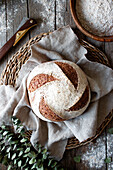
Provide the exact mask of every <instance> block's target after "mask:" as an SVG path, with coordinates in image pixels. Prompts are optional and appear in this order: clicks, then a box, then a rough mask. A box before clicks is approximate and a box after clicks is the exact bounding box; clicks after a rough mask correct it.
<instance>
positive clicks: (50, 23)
mask: <svg viewBox="0 0 113 170" xmlns="http://www.w3.org/2000/svg"><path fill="white" fill-rule="evenodd" d="M33 3H37V5H36V6H38V4H39V6H40V7H41V8H40V10H39V11H37V12H39V16H40V18H41V19H42V20H43V22H42V24H41V28H40V29H43V28H44V26H46V28H47V27H48V31H49V30H50V31H52V30H54V24H55V23H54V22H55V13H54V1H48V0H33ZM35 10H37V9H35ZM39 16H38V17H39Z"/></svg>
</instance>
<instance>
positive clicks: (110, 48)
mask: <svg viewBox="0 0 113 170" xmlns="http://www.w3.org/2000/svg"><path fill="white" fill-rule="evenodd" d="M105 53H106V54H107V56H108V59H109V61H110V64H111V66H112V68H113V42H110V43H105ZM111 102H112V101H111ZM109 128H113V120H112V121H111V122H110V124H109V125H108V127H107V128H106V134H107V139H106V140H107V157H108V158H112V162H111V163H109V164H107V169H108V170H112V169H113V134H110V133H109V132H108V130H109Z"/></svg>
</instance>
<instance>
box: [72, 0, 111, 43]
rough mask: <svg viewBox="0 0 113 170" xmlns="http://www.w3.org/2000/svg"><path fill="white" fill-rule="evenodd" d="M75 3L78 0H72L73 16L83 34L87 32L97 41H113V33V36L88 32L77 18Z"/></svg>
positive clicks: (87, 34)
mask: <svg viewBox="0 0 113 170" xmlns="http://www.w3.org/2000/svg"><path fill="white" fill-rule="evenodd" d="M75 5H76V0H70V9H71V14H72V17H73V19H74V22H75V24H76V26H77V27H78V29H79V30H80V31H81V32H82V33H83V34H85V35H86V36H88V37H90V38H92V39H94V40H97V41H104V42H112V41H113V35H112V36H97V35H94V34H92V33H90V32H88V31H87V30H86V29H85V28H83V27H82V25H81V23H80V22H79V20H78V18H77V14H76V8H75Z"/></svg>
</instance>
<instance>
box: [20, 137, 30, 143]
mask: <svg viewBox="0 0 113 170" xmlns="http://www.w3.org/2000/svg"><path fill="white" fill-rule="evenodd" d="M27 140H28V139H26V138H23V139H22V140H21V141H20V142H21V143H24V142H26V141H27Z"/></svg>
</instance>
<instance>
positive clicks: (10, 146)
mask: <svg viewBox="0 0 113 170" xmlns="http://www.w3.org/2000/svg"><path fill="white" fill-rule="evenodd" d="M12 123H13V125H14V129H15V130H14V129H12V128H11V127H10V126H7V125H5V124H3V125H2V126H1V128H0V150H1V152H0V163H2V164H4V165H6V166H8V170H10V169H13V170H14V169H22V170H23V169H25V170H31V169H38V170H46V169H47V170H48V169H51V170H52V169H54V170H57V169H62V170H63V168H61V167H60V166H59V164H58V162H57V161H55V160H53V159H51V158H49V154H48V152H47V149H46V148H44V147H42V146H41V145H40V144H38V143H37V144H36V145H35V148H34V147H33V146H32V144H31V143H30V140H29V139H28V138H27V135H26V130H25V128H24V126H23V125H22V124H21V122H20V120H19V119H17V118H16V117H12ZM15 131H16V133H15Z"/></svg>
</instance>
